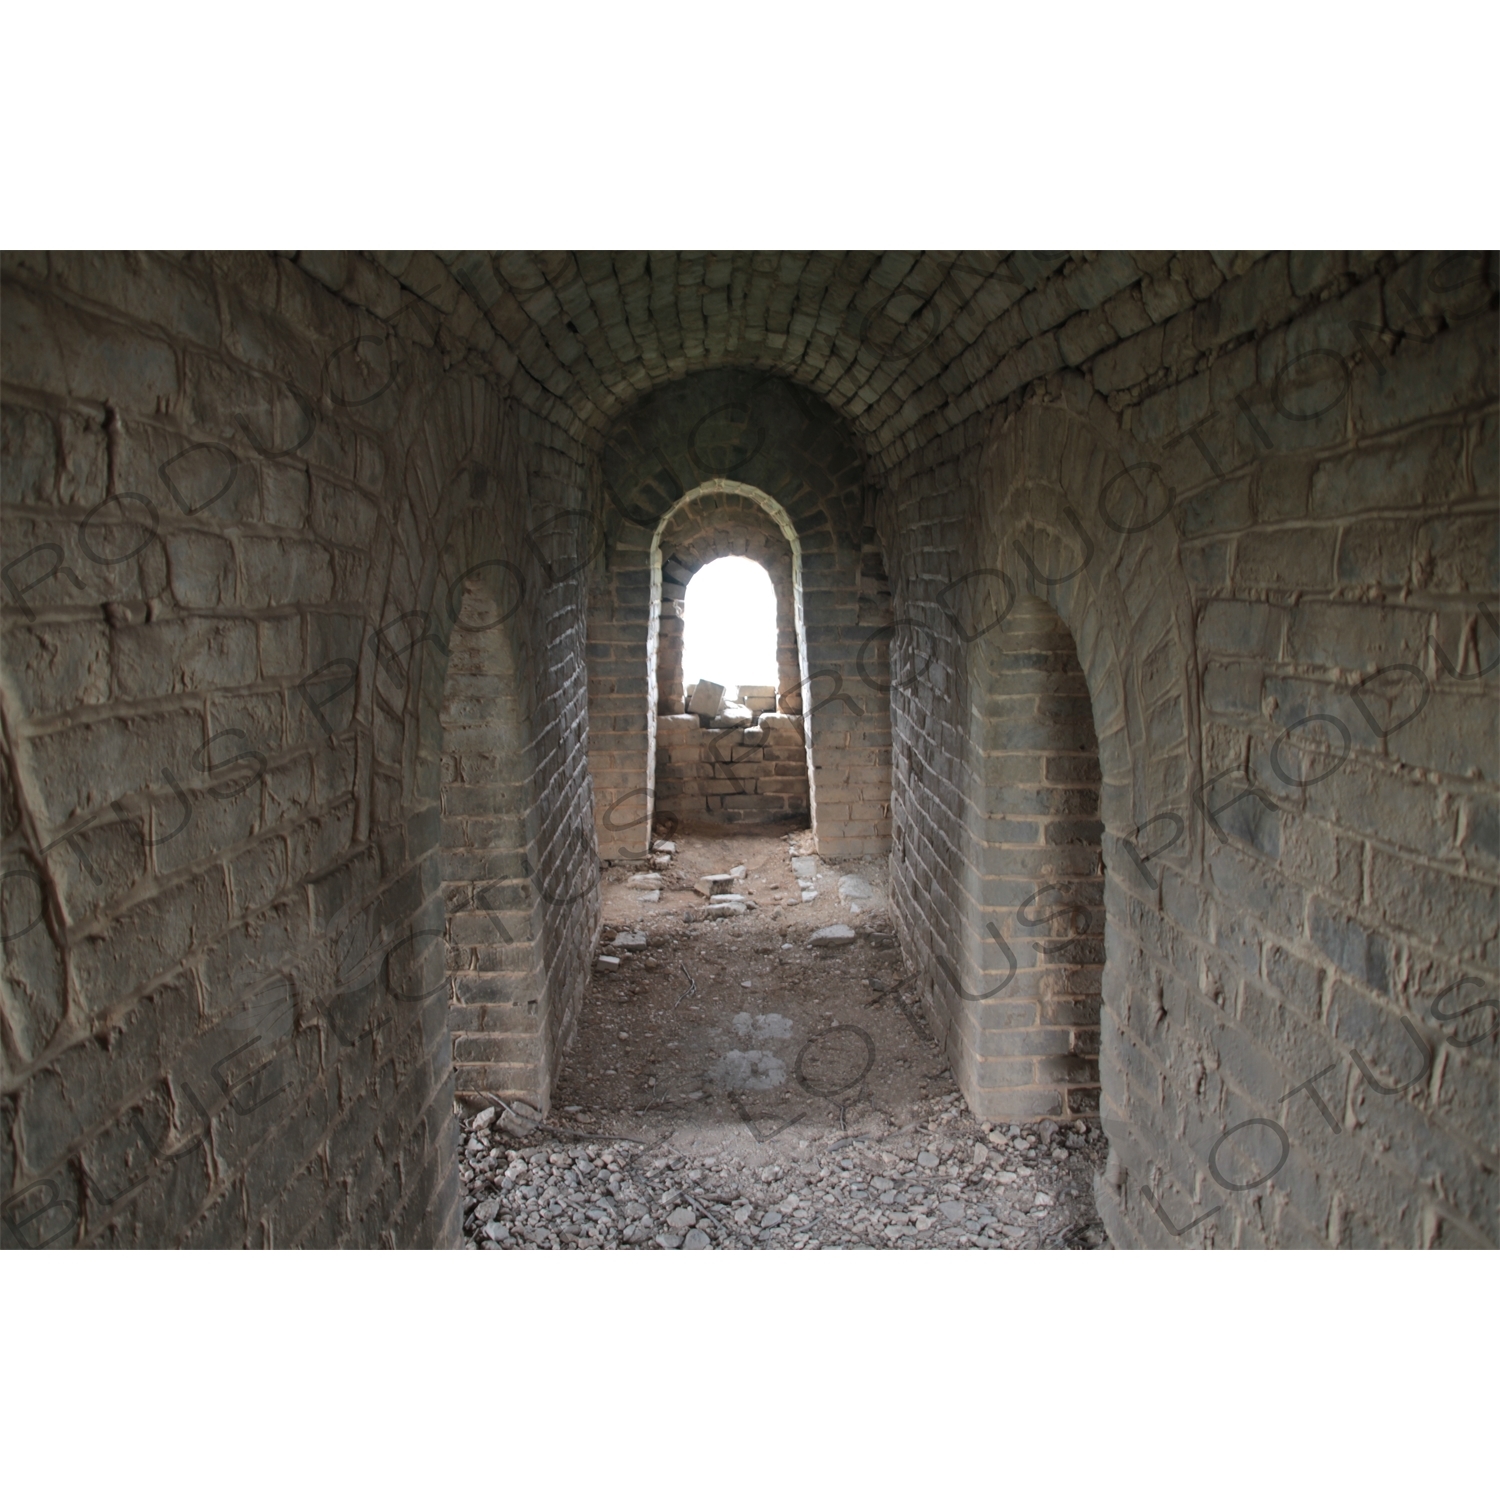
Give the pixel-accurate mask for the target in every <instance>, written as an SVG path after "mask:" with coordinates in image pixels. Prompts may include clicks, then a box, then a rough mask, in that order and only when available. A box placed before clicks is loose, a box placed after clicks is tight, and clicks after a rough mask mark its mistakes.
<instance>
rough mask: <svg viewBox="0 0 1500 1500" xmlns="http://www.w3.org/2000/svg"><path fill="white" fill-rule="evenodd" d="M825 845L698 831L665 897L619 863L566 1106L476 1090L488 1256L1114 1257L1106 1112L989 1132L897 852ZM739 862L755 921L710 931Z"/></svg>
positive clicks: (479, 1216) (466, 1104) (465, 1171)
mask: <svg viewBox="0 0 1500 1500" xmlns="http://www.w3.org/2000/svg"><path fill="white" fill-rule="evenodd" d="M807 848H808V841H807V837H806V835H798V834H794V835H792V836H790V837H788V836H786V835H776V834H744V835H739V836H736V837H732V838H731V837H724V836H717V837H716V836H709V835H695V836H689V837H684V836H682V835H679V837H678V840H677V848H676V850H675V852H674V854H673V856H672V858H671V859H670V861H668V862H667V864H666V869H665V871H664V874H663V878H662V882H661V889H660V890H655V889H645V888H643V886H642V884H641V883H640V881H639V879H636V880H634V881H633V880H632V875H633V874H636V875H638V874H639V872H638V871H635V872H633V871H631V870H629V869H621V870H613V871H610V872H608V874H607V877H606V879H605V883H604V890H603V908H604V910H603V915H604V932H603V934H602V937H601V944H602V945H603V951H605V952H608V953H610V954H613V955H617V959H616V960H612V962H611V964H601V965H600V972H598V973H596V974H595V976H594V978H593V981H592V983H591V986H590V990H589V993H588V995H587V997H586V999H585V1004H584V1007H583V1012H582V1018H581V1020H580V1022H579V1027H578V1034H577V1036H576V1038H575V1039H574V1041H573V1043H572V1044H571V1045H570V1047H569V1048H568V1050H567V1053H566V1055H565V1057H564V1059H563V1063H562V1066H561V1068H560V1071H559V1074H558V1078H557V1083H556V1085H555V1088H554V1090H553V1094H552V1098H551V1101H550V1103H551V1112H550V1114H549V1115H548V1117H547V1118H546V1119H545V1120H541V1119H540V1118H539V1117H538V1116H537V1115H536V1112H535V1111H534V1110H532V1109H529V1108H528V1107H527V1106H526V1105H525V1104H523V1103H520V1102H518V1101H512V1102H511V1103H509V1104H506V1103H502V1102H501V1101H499V1100H497V1099H493V1098H490V1097H475V1096H466V1097H465V1098H463V1099H462V1100H460V1105H459V1108H460V1122H461V1127H462V1144H461V1148H460V1149H461V1151H462V1161H461V1173H462V1176H463V1182H464V1188H465V1198H464V1233H465V1237H466V1239H467V1241H468V1243H469V1245H470V1247H471V1248H480V1249H516V1248H532V1247H544V1248H545V1247H552V1248H574V1247H577V1248H605V1247H609V1248H640V1249H672V1250H675V1249H679V1248H685V1249H709V1248H731V1247H741V1248H756V1249H777V1248H787V1247H791V1248H807V1249H815V1248H817V1249H831V1248H835V1247H839V1248H856V1247H861V1246H865V1247H871V1248H881V1249H884V1248H887V1247H896V1248H922V1247H940V1246H951V1247H963V1246H973V1247H982V1248H989V1249H1008V1248H1018V1249H1019V1248H1033V1247H1041V1246H1051V1247H1059V1248H1070V1249H1093V1248H1098V1247H1101V1246H1103V1245H1104V1243H1105V1237H1104V1231H1103V1228H1102V1226H1101V1225H1100V1224H1099V1221H1098V1218H1097V1215H1096V1214H1095V1211H1094V1190H1093V1182H1094V1175H1095V1173H1096V1172H1098V1171H1100V1170H1102V1168H1103V1165H1104V1155H1105V1143H1104V1139H1103V1136H1102V1135H1101V1133H1100V1131H1099V1126H1098V1124H1097V1122H1088V1123H1085V1122H1084V1121H1068V1122H1054V1121H1045V1122H1042V1123H1040V1124H1031V1125H1025V1126H985V1125H984V1124H982V1123H981V1122H980V1121H978V1120H976V1119H975V1118H974V1116H973V1115H972V1114H971V1113H970V1112H969V1110H968V1107H967V1106H966V1105H965V1103H964V1101H963V1099H962V1097H961V1096H960V1095H959V1094H958V1093H957V1092H956V1091H955V1088H954V1082H953V1076H952V1073H951V1072H950V1071H949V1069H948V1067H947V1064H946V1060H945V1058H944V1056H943V1054H942V1051H941V1049H940V1048H939V1047H938V1046H937V1044H936V1041H935V1039H934V1038H933V1037H932V1035H931V1033H930V1031H929V1030H928V1028H927V1026H926V1024H925V1022H924V1021H923V1019H922V1015H921V1012H920V1007H919V1006H918V1005H916V1003H915V1002H914V1001H913V1000H911V999H910V992H911V989H912V986H913V983H914V976H912V975H909V974H907V973H906V972H905V971H904V969H903V966H902V962H901V955H900V952H899V949H898V948H897V946H896V942H895V938H894V935H893V933H892V932H891V930H890V921H889V917H888V915H887V911H886V902H885V890H884V871H883V868H882V866H881V864H880V862H878V861H867V862H863V863H861V864H859V865H841V866H837V867H829V866H826V865H824V864H822V862H821V861H819V860H817V859H816V858H815V857H813V856H811V855H809V854H808V853H807ZM731 869H733V870H734V871H735V872H736V879H735V880H734V881H733V883H732V890H733V891H734V892H736V893H738V892H743V893H744V897H743V901H744V906H745V910H744V911H743V912H741V913H739V914H736V915H732V916H729V917H727V918H720V919H715V920H701V918H702V916H703V913H704V908H705V906H706V905H707V903H708V901H709V900H710V899H711V898H710V897H709V896H707V895H705V894H703V893H702V892H701V891H700V890H698V889H697V888H696V887H695V884H694V882H695V881H698V880H699V879H700V878H702V877H704V876H706V875H707V874H709V873H711V872H719V871H728V870H731ZM838 922H843V923H846V924H849V925H848V926H847V927H846V928H845V931H846V932H847V937H845V938H843V939H841V940H840V943H839V945H837V946H834V947H831V948H830V947H826V946H824V947H820V946H819V944H818V936H817V934H818V932H819V930H826V924H829V923H838ZM616 934H622V935H624V936H625V937H626V938H628V939H629V942H628V943H626V944H624V945H623V946H622V945H620V944H616V943H615V942H614V941H613V940H614V938H615V936H616Z"/></svg>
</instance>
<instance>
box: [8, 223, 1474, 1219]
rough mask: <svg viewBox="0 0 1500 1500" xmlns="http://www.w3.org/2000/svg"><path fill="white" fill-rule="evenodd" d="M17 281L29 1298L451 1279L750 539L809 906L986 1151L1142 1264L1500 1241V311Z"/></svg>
mask: <svg viewBox="0 0 1500 1500" xmlns="http://www.w3.org/2000/svg"><path fill="white" fill-rule="evenodd" d="M4 276H5V281H4V298H3V307H0V310H3V313H4V318H5V330H4V343H3V360H4V364H3V376H4V437H3V442H4V461H5V469H4V490H3V503H4V507H5V517H4V522H5V525H4V530H5V538H6V559H5V563H4V568H5V580H4V582H5V587H4V588H3V589H0V611H3V619H4V626H5V640H4V650H5V655H4V667H3V677H0V707H3V715H0V720H3V722H0V729H3V746H0V750H3V754H0V768H3V772H4V786H3V788H0V793H3V795H0V811H3V836H4V851H3V852H4V871H5V885H4V900H3V907H4V910H3V913H0V915H3V918H4V933H5V951H4V989H3V1017H0V1019H3V1028H0V1044H3V1048H4V1065H5V1079H4V1106H3V1108H4V1118H3V1131H0V1150H3V1159H0V1178H3V1180H0V1191H3V1198H4V1204H5V1208H4V1227H3V1233H4V1236H5V1242H6V1243H7V1244H8V1245H10V1244H22V1245H24V1244H33V1243H38V1242H40V1241H42V1240H46V1241H47V1242H49V1243H53V1244H58V1245H62V1244H83V1245H112V1244H121V1245H125V1244H139V1245H238V1244H246V1245H260V1244H266V1245H285V1244H305V1245H378V1244H388V1245H423V1244H451V1243H453V1241H454V1239H455V1237H456V1233H457V1227H456V1222H455V1218H456V1214H457V1211H458V1203H459V1198H458V1192H457V1186H456V1183H455V1173H454V1166H453V1149H452V1145H453V1140H452V1105H453V1099H454V1090H455V1086H458V1087H461V1088H469V1087H478V1086H483V1087H486V1088H489V1089H492V1090H493V1091H495V1092H497V1093H500V1094H502V1095H504V1096H506V1097H508V1098H512V1099H517V1100H519V1099H526V1100H528V1101H529V1102H531V1103H533V1104H534V1105H536V1106H537V1107H538V1108H542V1109H545V1108H547V1107H548V1103H549V1089H550V1086H551V1080H552V1079H553V1078H554V1077H555V1073H556V1068H557V1066H558V1061H559V1059H560V1058H561V1056H562V1055H563V1054H564V1053H565V1052H566V1049H567V1048H568V1046H569V1043H570V1039H571V1036H572V1034H573V1031H574V1029H575V1027H576V1025H577V1018H578V1014H579V1005H580V1002H581V998H582V995H583V992H584V989H585V987H586V985H587V982H588V973H589V967H590V963H591V960H592V952H593V948H594V945H595V941H596V938H597V935H598V931H599V895H598V879H599V870H600V861H601V860H602V861H614V862H626V863H631V862H636V861H640V860H643V859H644V858H645V856H646V854H647V848H648V839H649V834H650V831H651V829H652V827H653V822H654V820H655V818H656V817H657V815H658V812H659V811H660V810H661V808H662V807H663V806H664V805H665V803H664V790H663V780H662V778H661V775H660V772H661V768H662V767H663V765H664V764H665V765H667V766H670V765H672V764H674V762H673V761H672V757H671V754H670V751H669V753H668V754H667V756H666V758H665V761H663V757H662V754H661V750H662V747H663V743H664V741H665V740H666V738H667V736H666V735H664V734H663V733H662V731H661V714H662V711H663V708H664V707H665V708H672V707H673V706H674V705H675V698H674V696H673V694H674V691H675V679H673V680H671V681H668V680H667V678H668V677H669V676H670V671H669V660H668V659H669V656H670V639H669V638H670V629H668V630H667V631H666V633H665V634H664V633H663V626H664V625H665V624H666V623H667V622H666V621H665V620H664V617H663V608H664V605H666V604H670V603H671V602H672V601H671V599H670V597H669V594H668V589H669V585H670V586H675V584H676V582H677V576H676V575H674V574H673V572H672V570H671V567H670V566H669V564H670V560H671V558H672V556H674V555H676V552H675V551H674V549H676V547H677V543H676V540H675V539H673V538H672V537H671V536H670V535H669V532H670V528H671V526H672V525H673V520H672V518H673V516H674V515H676V516H682V517H690V516H691V515H692V514H693V511H692V507H694V506H696V507H699V512H700V513H701V514H700V519H701V515H705V514H706V513H707V512H706V508H707V506H708V505H709V503H710V502H711V503H712V504H713V505H716V506H720V507H730V508H731V509H732V510H733V512H734V514H736V515H737V516H738V517H739V518H740V519H739V520H738V521H736V523H735V524H736V525H744V526H745V527H746V528H749V527H750V525H751V523H752V522H753V523H754V525H755V526H757V527H759V528H760V529H759V531H757V533H756V535H757V536H758V537H760V538H762V539H763V542H764V544H765V545H766V546H767V547H769V548H770V549H772V550H774V551H775V552H776V557H777V558H780V557H781V556H782V555H783V554H781V553H780V551H779V549H780V548H781V547H782V546H785V548H786V550H787V552H788V553H790V555H791V557H792V560H793V566H794V567H795V569H796V571H797V574H798V581H799V582H800V606H801V618H800V621H799V620H797V619H796V618H795V616H796V609H797V596H798V593H799V590H798V588H797V587H795V586H794V587H793V588H792V589H791V590H790V591H788V593H787V595H786V597H787V598H788V599H789V601H790V607H791V609H792V611H793V620H792V626H791V639H790V641H789V640H788V638H787V635H786V632H785V630H784V629H783V631H782V641H781V649H782V661H783V678H785V675H786V671H787V663H788V656H789V652H790V650H791V649H792V648H793V646H795V650H796V654H797V660H796V666H795V681H794V682H792V683H791V684H790V688H791V689H793V690H800V693H801V700H802V701H801V703H800V713H801V716H802V726H801V733H802V740H801V745H800V746H799V755H800V757H801V763H802V764H803V766H804V767H805V774H806V785H807V792H806V797H807V815H808V817H809V819H810V822H811V825H812V832H813V834H814V836H815V839H816V844H817V849H818V852H819V854H820V855H821V856H822V858H823V859H825V860H827V861H831V862H837V861H838V860H840V859H846V858H851V857H855V856H860V857H873V856H879V857H885V856H887V855H888V856H889V858H890V879H891V893H892V905H893V909H894V912H895V916H896V922H897V928H898V932H899V938H900V943H901V949H902V957H903V961H904V963H905V965H906V968H907V971H908V973H909V975H910V976H911V982H912V986H913V993H914V994H915V995H917V996H918V997H919V999H920V1003H921V1005H922V1008H923V1011H924V1013H925V1016H926V1018H927V1021H928V1023H929V1024H930V1025H931V1027H932V1029H933V1030H934V1032H935V1033H937V1034H938V1035H939V1036H940V1037H941V1038H942V1041H943V1045H944V1046H945V1048H946V1050H947V1054H948V1057H949V1059H950V1062H951V1063H952V1065H953V1067H954V1070H955V1073H956V1074H957V1076H958V1077H959V1079H960V1081H961V1084H962V1087H963V1089H964V1091H965V1094H966V1097H967V1099H968V1103H969V1105H970V1107H971V1108H973V1109H974V1110H975V1111H976V1113H978V1114H980V1115H981V1116H983V1117H987V1118H1000V1119H1003V1118H1008V1117H1012V1116H1019V1117H1024V1118H1034V1117H1036V1116H1037V1115H1047V1116H1052V1117H1061V1116H1063V1115H1068V1114H1079V1113H1082V1114H1088V1113H1092V1112H1093V1111H1094V1110H1095V1109H1097V1112H1098V1114H1099V1115H1100V1116H1101V1117H1102V1118H1103V1120H1104V1122H1105V1130H1106V1132H1107V1134H1108V1138H1109V1143H1110V1159H1109V1166H1108V1168H1107V1170H1106V1171H1105V1172H1104V1174H1103V1175H1102V1176H1101V1178H1100V1180H1099V1183H1098V1193H1099V1206H1100V1210H1101V1213H1102V1215H1103V1217H1104V1220H1105V1223H1106V1225H1107V1227H1108V1229H1109V1233H1110V1236H1111V1238H1112V1240H1113V1241H1114V1243H1116V1244H1118V1245H1124V1246H1131V1245H1164V1246H1166V1245H1174V1246H1187V1245H1205V1246H1208V1245H1275V1246H1297V1245H1308V1246H1317V1245H1335V1246H1340V1245H1390V1246H1449V1245H1453V1246H1463V1245H1493V1244H1495V1243H1496V1242H1497V1241H1500V1227H1497V1211H1500V1208H1497V1181H1500V1141H1497V1139H1496V1134H1495V1129H1496V1125H1495V1122H1496V1119H1497V1116H1500V1111H1497V1110H1496V1108H1495V1105H1496V1101H1497V1056H1496V1039H1495V1036H1494V1035H1493V1033H1492V1031H1491V1030H1490V1028H1491V1027H1492V1026H1493V1022H1494V1017H1495V1011H1494V1008H1493V1006H1494V1001H1493V997H1494V995H1495V994H1496V985H1497V982H1500V970H1497V951H1500V906H1497V891H1500V842H1497V832H1496V830H1497V828H1500V811H1497V809H1500V804H1497V795H1496V784H1497V781H1500V766H1497V763H1496V756H1497V736H1496V734H1495V725H1496V696H1495V687H1496V683H1497V680H1500V678H1497V656H1500V623H1497V622H1500V599H1497V596H1500V563H1497V543H1496V509H1497V500H1500V494H1497V483H1500V481H1497V477H1496V476H1497V459H1496V447H1497V431H1500V417H1497V403H1496V368H1497V357H1496V355H1497V349H1496V333H1497V322H1500V320H1497V308H1500V302H1497V284H1500V273H1497V266H1496V260H1495V257H1494V256H1493V255H1492V254H1480V253H1474V254H1469V253H1456V252H1455V253H1446V254H1444V253H1434V254H1417V255H1412V254H1406V253H1394V252H1393V253H1387V254H1376V253H1369V254H1365V253H1359V254H1347V255H1346V254H1333V253H1316V254H1314V253H1297V254H1290V255H1289V254H1262V253H1258V252H1256V253H1250V252H1245V253H1230V254H1222V255H1208V254H1201V253H1198V252H1178V253H1171V252H1164V253H1159V254H1158V253H1151V254H1145V253H1143V254H1138V255H1126V254H1121V253H1114V252H1110V253H1104V254H1094V253H1084V252H1079V253H1062V252H1059V253H1057V254H1055V255H1030V254H1026V253H1021V252H1017V253H1014V254H999V253H996V254H990V253H970V254H951V255H949V254H938V253H928V254H911V255H908V254H902V253H896V252H891V253H889V254H884V255H881V254H870V255H863V254H856V253H850V254H847V255H839V254H828V255H812V256H793V255H788V256H784V257H777V256H758V255H743V256H741V255H731V254H725V255H714V254H704V255H693V254H688V253H683V254H681V255H677V254H671V255H660V256H656V255H653V256H645V255H629V254H624V253H621V254H616V255H609V254H604V255H589V254H579V255H576V256H575V255H564V254H559V255H535V256H533V255H523V254H490V253H488V252H472V253H463V254H454V255H445V256H434V255H427V254H412V253H408V252H400V253H384V252H382V253H374V254H333V253H311V252H309V253H305V254H300V255H275V256H272V255H260V254H250V255H138V256H137V255H124V254H100V255H95V254H79V255H72V254H59V255H46V254H43V255H11V256H7V257H6V259H5V269H4ZM685 497H693V498H692V499H691V501H685ZM731 501H732V502H733V505H732V506H731ZM741 502H744V505H741ZM767 502H769V504H770V506H771V507H774V508H775V509H774V510H773V509H770V508H768V504H767ZM751 506H753V507H754V509H753V510H752V509H750V508H748V507H751ZM756 512H758V513H759V516H764V517H769V518H770V519H771V521H773V522H774V535H773V534H772V531H771V530H770V529H767V525H768V523H766V522H762V521H761V520H759V519H758V517H757V515H756ZM729 513H730V510H729V509H725V510H724V511H723V514H725V515H727V514H729ZM683 524H684V525H685V524H687V523H686V521H684V523H683ZM711 530H712V528H710V531H711ZM700 535H701V536H707V535H709V533H708V532H704V533H700ZM746 535H747V538H748V529H747V533H746ZM777 537H779V538H780V539H781V540H780V541H779V542H778V541H777V540H776V538H777ZM682 545H683V547H684V548H691V547H692V546H693V545H695V544H694V543H693V542H692V540H691V538H689V537H687V536H686V534H684V536H683V537H682ZM746 545H747V546H748V545H750V543H749V541H748V539H747V540H746ZM756 545H761V542H757V543H756ZM653 548H656V549H657V550H658V552H659V553H660V554H661V561H660V563H659V564H658V563H656V562H655V561H654V560H653ZM679 550H680V549H679ZM766 555H767V556H768V557H771V551H768V552H767V554H766ZM683 557H684V560H685V561H689V562H690V561H691V559H690V558H688V557H687V556H686V554H685V553H684V554H683ZM773 560H774V559H773ZM776 566H777V567H782V566H783V564H782V562H780V561H776ZM658 569H659V576H660V580H661V581H660V583H659V584H658ZM781 597H782V593H781V590H780V589H778V598H781ZM664 663H667V664H668V670H667V672H666V674H665V675H664ZM788 686H789V685H788V684H787V683H786V682H785V680H783V682H782V683H780V684H778V688H779V689H780V690H782V692H783V694H784V696H785V700H786V701H785V704H784V706H786V707H791V706H792V705H793V703H794V701H795V700H794V698H793V696H792V693H790V692H787V691H786V690H787V688H788ZM803 747H805V748H803ZM772 764H773V765H778V763H777V762H774V761H773V762H772ZM778 769H779V765H778ZM792 779H794V778H786V777H779V776H778V777H772V778H767V780H769V781H778V780H780V781H786V780H792ZM704 795H705V799H706V798H707V797H708V795H710V794H708V793H705V794H704ZM756 795H765V796H767V797H778V796H785V797H788V798H792V797H794V795H795V793H794V792H792V791H785V790H780V789H778V790H777V791H774V792H772V791H770V790H766V791H765V792H764V793H761V792H760V791H757V793H756ZM791 810H792V809H791V805H790V803H789V804H788V807H787V809H786V811H788V812H790V811H791ZM760 811H761V812H765V813H772V812H777V811H780V809H776V808H771V807H763V808H761V809H760ZM1002 945H1003V946H1002ZM1007 955H1009V956H1007ZM1012 959H1013V960H1014V963H1015V969H1014V974H1013V975H1012V973H1011V960H1012ZM976 997H977V998H976ZM1096 1073H1097V1077H1096V1076H1095V1075H1096ZM1095 1090H1097V1102H1096V1098H1095ZM1183 1226H1188V1227H1183Z"/></svg>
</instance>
